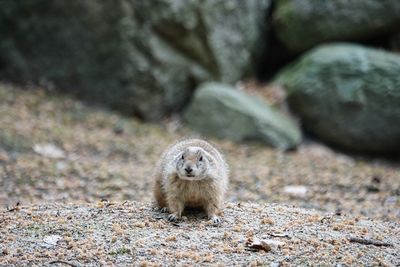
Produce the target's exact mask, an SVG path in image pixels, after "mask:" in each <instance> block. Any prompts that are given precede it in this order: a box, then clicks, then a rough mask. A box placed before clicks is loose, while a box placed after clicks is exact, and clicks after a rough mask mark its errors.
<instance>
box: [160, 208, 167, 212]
mask: <svg viewBox="0 0 400 267" xmlns="http://www.w3.org/2000/svg"><path fill="white" fill-rule="evenodd" d="M160 212H161V213H167V212H168V208H167V207H164V208H161V209H160Z"/></svg>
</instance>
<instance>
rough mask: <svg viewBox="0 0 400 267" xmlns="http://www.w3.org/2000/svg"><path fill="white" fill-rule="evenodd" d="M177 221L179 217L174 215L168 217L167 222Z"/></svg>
mask: <svg viewBox="0 0 400 267" xmlns="http://www.w3.org/2000/svg"><path fill="white" fill-rule="evenodd" d="M178 220H179V217H178V216H177V215H175V214H170V215H168V221H170V222H178Z"/></svg>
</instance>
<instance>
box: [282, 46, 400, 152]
mask: <svg viewBox="0 0 400 267" xmlns="http://www.w3.org/2000/svg"><path fill="white" fill-rule="evenodd" d="M276 82H277V83H279V84H281V85H283V87H284V88H286V90H287V92H288V100H289V105H290V107H291V109H292V110H293V111H295V112H296V113H298V114H299V116H300V117H301V120H302V123H303V124H304V126H305V127H306V128H307V129H308V130H310V131H311V132H313V133H314V134H316V135H317V136H319V137H320V138H321V139H323V140H325V141H327V142H330V143H333V144H336V145H338V146H340V147H343V148H346V149H350V150H354V151H360V152H372V153H387V152H388V153H399V152H400V56H399V55H398V54H394V53H389V52H384V51H381V50H377V49H371V48H366V47H363V46H359V45H352V44H331V45H324V46H321V47H317V48H315V49H313V50H311V51H310V52H308V53H306V54H305V55H304V56H303V57H302V58H300V59H299V60H298V61H297V62H295V63H294V64H293V65H291V66H288V67H287V68H286V69H284V70H283V71H282V72H281V73H280V74H278V77H277V79H276Z"/></svg>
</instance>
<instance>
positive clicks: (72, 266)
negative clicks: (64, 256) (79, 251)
mask: <svg viewBox="0 0 400 267" xmlns="http://www.w3.org/2000/svg"><path fill="white" fill-rule="evenodd" d="M57 263H63V264H65V265H68V266H71V267H78V266H79V265H75V264H72V263H70V262H66V261H60V260H56V261H51V262H49V264H57Z"/></svg>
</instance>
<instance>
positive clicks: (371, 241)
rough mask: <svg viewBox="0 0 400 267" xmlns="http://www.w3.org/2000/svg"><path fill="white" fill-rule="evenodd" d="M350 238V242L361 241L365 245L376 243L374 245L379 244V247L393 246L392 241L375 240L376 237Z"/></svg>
mask: <svg viewBox="0 0 400 267" xmlns="http://www.w3.org/2000/svg"><path fill="white" fill-rule="evenodd" d="M348 239H349V241H350V242H354V243H360V244H363V245H374V246H378V247H393V244H392V243H387V242H382V241H379V240H374V239H370V238H364V237H354V236H351V237H349V238H348Z"/></svg>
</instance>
